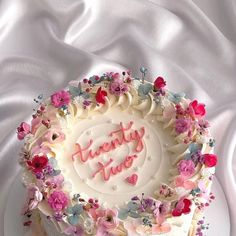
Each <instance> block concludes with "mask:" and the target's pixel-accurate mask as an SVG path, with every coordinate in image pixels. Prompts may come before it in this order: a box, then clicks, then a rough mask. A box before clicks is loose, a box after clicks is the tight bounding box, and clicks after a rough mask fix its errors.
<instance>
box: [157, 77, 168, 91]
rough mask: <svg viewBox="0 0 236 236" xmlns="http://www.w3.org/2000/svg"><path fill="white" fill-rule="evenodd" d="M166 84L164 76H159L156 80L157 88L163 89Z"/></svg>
mask: <svg viewBox="0 0 236 236" xmlns="http://www.w3.org/2000/svg"><path fill="white" fill-rule="evenodd" d="M165 86H166V81H165V80H164V79H163V78H162V77H160V76H159V77H157V78H156V80H155V81H154V88H155V89H156V90H158V89H162V88H164V87H165Z"/></svg>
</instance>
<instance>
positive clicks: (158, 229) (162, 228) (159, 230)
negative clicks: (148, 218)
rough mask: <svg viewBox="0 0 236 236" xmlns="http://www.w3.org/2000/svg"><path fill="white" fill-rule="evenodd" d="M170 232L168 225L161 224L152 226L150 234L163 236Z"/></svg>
mask: <svg viewBox="0 0 236 236" xmlns="http://www.w3.org/2000/svg"><path fill="white" fill-rule="evenodd" d="M170 231H171V226H170V224H169V223H163V224H161V225H159V224H154V225H153V226H152V234H154V235H156V234H165V233H168V232H170Z"/></svg>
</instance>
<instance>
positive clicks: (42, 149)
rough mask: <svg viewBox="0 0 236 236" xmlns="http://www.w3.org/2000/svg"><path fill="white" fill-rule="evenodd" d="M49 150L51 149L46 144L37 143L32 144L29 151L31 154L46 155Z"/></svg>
mask: <svg viewBox="0 0 236 236" xmlns="http://www.w3.org/2000/svg"><path fill="white" fill-rule="evenodd" d="M50 151H51V149H50V148H49V147H47V146H44V145H43V144H37V145H35V146H33V147H32V149H31V153H32V154H33V155H38V154H42V155H47V154H48V153H49V152H50Z"/></svg>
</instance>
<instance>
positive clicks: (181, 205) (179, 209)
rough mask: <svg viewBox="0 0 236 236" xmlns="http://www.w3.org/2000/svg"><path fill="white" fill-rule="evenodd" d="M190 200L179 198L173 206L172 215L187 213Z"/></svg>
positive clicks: (190, 203) (189, 209)
mask: <svg viewBox="0 0 236 236" xmlns="http://www.w3.org/2000/svg"><path fill="white" fill-rule="evenodd" d="M191 205H192V202H191V201H190V200H189V199H187V198H184V199H181V200H179V201H178V203H177V204H176V206H175V209H174V210H173V211H172V215H173V216H181V215H182V214H188V213H189V212H190V211H191V208H190V207H191Z"/></svg>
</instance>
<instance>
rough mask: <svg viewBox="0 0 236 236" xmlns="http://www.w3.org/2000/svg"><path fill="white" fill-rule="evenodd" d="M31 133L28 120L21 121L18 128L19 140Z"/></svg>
mask: <svg viewBox="0 0 236 236" xmlns="http://www.w3.org/2000/svg"><path fill="white" fill-rule="evenodd" d="M29 133H30V125H29V124H27V123H26V122H21V124H20V126H19V127H18V128H17V138H18V139H19V140H22V139H24V137H25V136H26V135H27V134H29Z"/></svg>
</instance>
